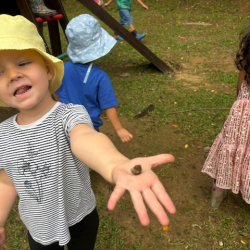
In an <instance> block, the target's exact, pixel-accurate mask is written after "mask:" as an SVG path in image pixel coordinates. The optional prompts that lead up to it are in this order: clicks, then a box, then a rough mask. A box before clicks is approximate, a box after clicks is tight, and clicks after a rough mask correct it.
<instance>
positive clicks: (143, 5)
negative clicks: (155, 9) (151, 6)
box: [137, 0, 148, 10]
mask: <svg viewBox="0 0 250 250" xmlns="http://www.w3.org/2000/svg"><path fill="white" fill-rule="evenodd" d="M137 2H138V3H139V4H140V5H141V6H142V7H143V8H144V9H145V10H148V6H147V5H145V4H144V3H143V2H142V1H141V0H137Z"/></svg>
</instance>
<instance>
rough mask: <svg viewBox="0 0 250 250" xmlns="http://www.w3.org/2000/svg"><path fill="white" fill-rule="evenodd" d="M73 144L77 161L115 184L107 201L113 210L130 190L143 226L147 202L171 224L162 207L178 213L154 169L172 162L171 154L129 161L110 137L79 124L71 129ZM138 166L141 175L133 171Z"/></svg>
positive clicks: (163, 220) (165, 221)
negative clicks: (134, 173)
mask: <svg viewBox="0 0 250 250" xmlns="http://www.w3.org/2000/svg"><path fill="white" fill-rule="evenodd" d="M70 143H71V149H72V152H73V154H74V155H75V156H76V157H77V158H78V159H80V160H81V161H82V162H84V163H85V164H86V165H88V166H89V167H90V168H92V169H93V170H95V171H96V172H98V173H99V174H100V175H102V176H103V177H104V178H105V179H106V180H107V181H109V182H111V183H115V184H116V187H115V189H114V191H113V193H112V194H111V196H110V199H109V202H108V208H109V209H110V210H113V209H114V208H115V206H116V203H117V202H118V200H119V199H120V198H121V197H122V196H123V194H124V193H125V191H126V190H128V191H129V192H130V195H131V199H132V202H133V204H134V208H135V210H136V212H137V214H138V216H139V219H140V221H141V223H142V225H148V224H149V218H148V214H147V210H146V207H145V204H144V202H146V204H147V205H148V207H149V208H150V209H151V210H152V211H153V213H154V214H155V215H156V216H157V218H158V220H159V221H160V223H161V224H162V225H168V223H169V219H168V217H167V214H166V212H165V211H164V209H163V207H164V208H166V209H167V210H168V211H169V212H170V213H172V214H173V213H175V211H176V210H175V206H174V204H173V203H172V201H171V199H170V197H169V196H168V194H167V193H166V191H165V188H164V187H163V185H162V183H161V182H160V181H159V179H158V177H157V176H156V174H155V173H154V172H153V171H152V168H155V167H156V166H158V165H161V164H165V163H167V162H173V161H174V157H173V156H172V155H167V154H162V155H157V156H151V157H141V158H135V159H133V160H129V159H128V158H127V157H125V156H124V155H122V154H121V153H120V152H119V151H118V150H117V149H116V148H115V146H114V145H113V144H112V142H111V141H110V140H109V139H108V137H107V136H105V135H104V134H102V133H99V132H96V131H95V130H94V129H93V128H91V127H89V126H88V125H86V124H79V125H76V126H75V127H74V128H73V129H72V130H71V132H70ZM138 164H139V165H141V166H142V173H141V174H139V175H133V174H132V173H131V171H130V169H131V168H133V167H134V166H135V165H138Z"/></svg>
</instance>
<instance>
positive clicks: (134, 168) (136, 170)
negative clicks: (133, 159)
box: [130, 165, 142, 175]
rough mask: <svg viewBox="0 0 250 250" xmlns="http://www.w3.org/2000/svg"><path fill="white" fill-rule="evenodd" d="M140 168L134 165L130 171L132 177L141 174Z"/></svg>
mask: <svg viewBox="0 0 250 250" xmlns="http://www.w3.org/2000/svg"><path fill="white" fill-rule="evenodd" d="M141 170H142V167H141V165H135V166H134V167H133V168H131V169H130V171H131V172H132V174H133V175H138V174H140V173H141Z"/></svg>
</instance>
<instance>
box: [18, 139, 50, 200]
mask: <svg viewBox="0 0 250 250" xmlns="http://www.w3.org/2000/svg"><path fill="white" fill-rule="evenodd" d="M38 154H39V152H38V151H36V150H35V149H34V147H33V146H31V144H30V143H29V147H28V150H27V153H26V156H25V157H24V158H20V159H18V160H17V168H18V173H19V174H20V175H24V176H25V177H26V180H25V181H24V183H23V184H24V188H25V191H26V193H28V194H29V196H30V197H31V198H33V199H35V200H36V201H37V202H38V203H42V200H43V179H45V178H49V177H50V175H51V171H50V167H51V166H50V165H49V164H47V163H45V164H43V165H38V164H37V163H36V161H35V159H36V157H37V155H38Z"/></svg>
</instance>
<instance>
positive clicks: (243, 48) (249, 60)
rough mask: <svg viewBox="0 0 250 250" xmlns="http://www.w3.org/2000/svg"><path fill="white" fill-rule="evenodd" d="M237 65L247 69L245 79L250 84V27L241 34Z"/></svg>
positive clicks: (240, 68) (236, 59) (238, 67)
mask: <svg viewBox="0 0 250 250" xmlns="http://www.w3.org/2000/svg"><path fill="white" fill-rule="evenodd" d="M235 65H236V67H237V69H238V70H242V69H244V70H245V71H246V77H245V80H246V81H247V83H249V84H250V27H249V28H247V29H245V30H243V31H242V32H241V34H240V44H239V50H238V52H237V54H236V58H235Z"/></svg>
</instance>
